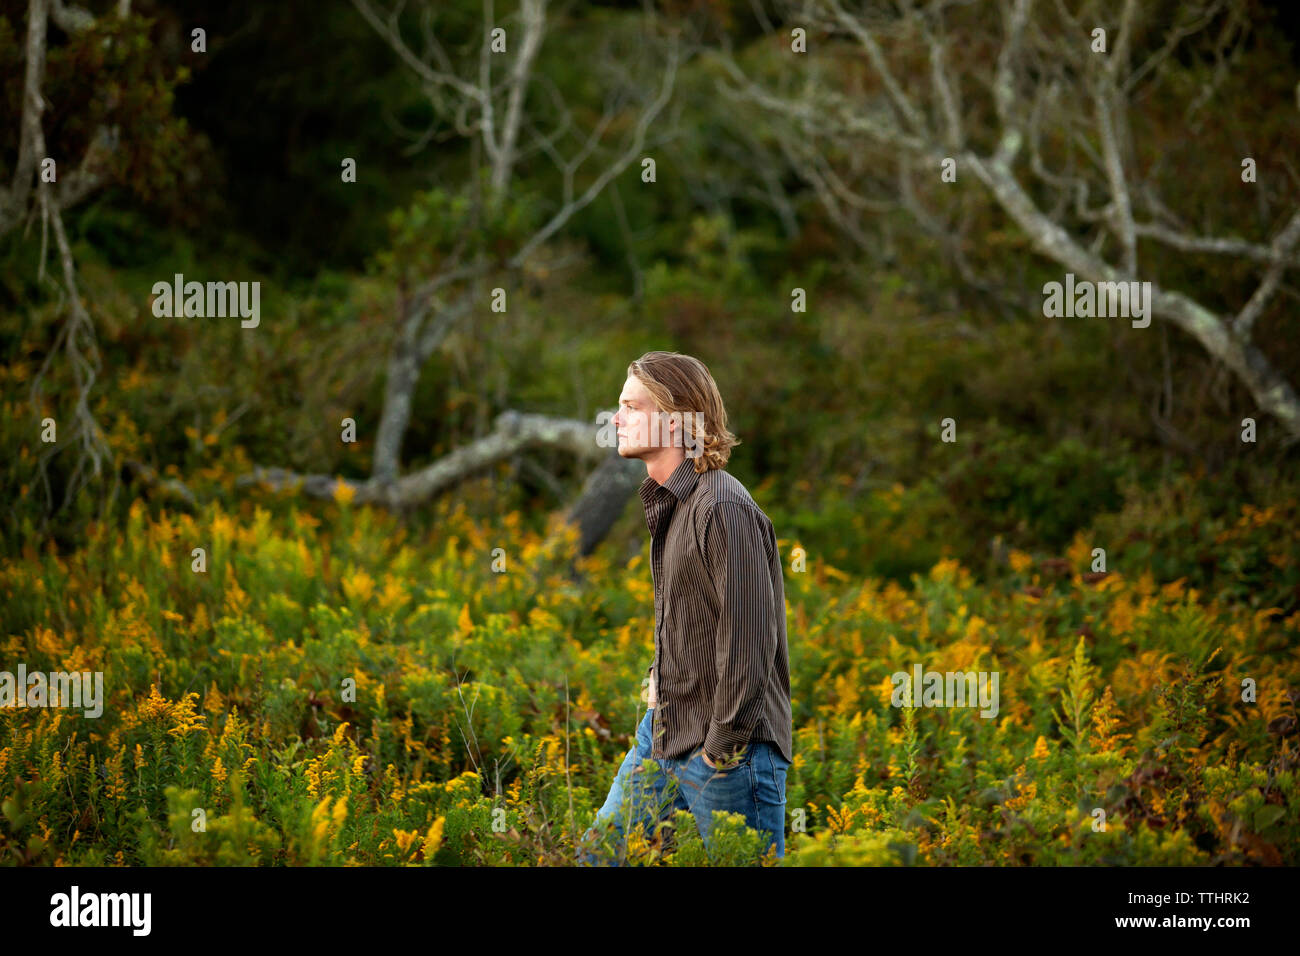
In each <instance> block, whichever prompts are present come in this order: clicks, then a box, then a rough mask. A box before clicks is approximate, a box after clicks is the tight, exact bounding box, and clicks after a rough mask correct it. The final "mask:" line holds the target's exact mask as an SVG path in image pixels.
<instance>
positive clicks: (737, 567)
mask: <svg viewBox="0 0 1300 956" xmlns="http://www.w3.org/2000/svg"><path fill="white" fill-rule="evenodd" d="M704 552H705V560H706V563H707V565H708V567H709V572H710V574H711V575H712V577H713V584H714V587H715V588H716V589H717V593H718V601H719V610H718V631H717V635H716V653H717V659H716V664H717V670H718V683H717V686H716V687H715V689H714V692H713V716H712V718H711V719H710V721H709V731H708V735H707V736H706V737H705V740H704V752H705V754H706V755H707V756H708V758H709V760H711V761H712V762H713V763H715V764H716V763H719V762H721V761H722V760H723V759H725V758H726V757H727V756H729V755H733V754H737V753H739V752H740V750H742V749H743V748H744V746H745V745H746V744H747V743H749V741H750V738H751V737H753V734H754V728H755V727H756V726H757V725H758V721H759V718H760V717H761V715H762V709H763V696H764V693H765V691H766V689H767V676H768V671H769V668H770V666H771V664H772V661H773V660H774V659H775V656H776V644H777V633H776V626H775V620H776V618H775V599H774V597H773V594H772V579H771V576H770V573H769V570H768V551H767V534H766V529H765V528H764V527H763V525H762V524H761V523H760V517H759V514H758V513H757V512H755V511H754V509H752V508H750V507H749V506H748V505H746V504H743V503H741V502H733V501H721V502H718V503H717V504H715V505H714V506H713V508H712V510H711V512H710V514H709V517H708V521H707V523H706V526H705V530H704Z"/></svg>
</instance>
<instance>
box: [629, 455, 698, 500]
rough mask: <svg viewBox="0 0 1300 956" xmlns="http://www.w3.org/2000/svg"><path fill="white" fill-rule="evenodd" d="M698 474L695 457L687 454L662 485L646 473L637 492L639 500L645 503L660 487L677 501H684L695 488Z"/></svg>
mask: <svg viewBox="0 0 1300 956" xmlns="http://www.w3.org/2000/svg"><path fill="white" fill-rule="evenodd" d="M699 477H700V476H699V475H698V474H697V473H696V471H695V459H694V458H692V457H690V456H689V455H688V456H687V457H685V458H683V459H682V461H681V464H679V465H678V466H677V467H676V468H674V469H673V473H672V474H671V475H669V476H668V480H667V481H665V482H664V483H663V484H662V485H661V484H659V482H657V481H655V480H654V479H653V478H651V477H650V476H649V475H646V477H645V481H643V482H641V487H640V489H638V494H640V495H641V500H642V501H643V502H645V503H646V504H649V503H650V499H651V498H652V497H653V496H654V495H655V494H656V493H657V492H658V490H659V489H660V488H666V489H667V490H668V491H670V492H671V493H672V495H673V497H674V498H676V499H677V500H678V501H685V500H686V499H687V498H689V497H690V495H691V492H692V491H694V490H695V482H696V479H698V478H699Z"/></svg>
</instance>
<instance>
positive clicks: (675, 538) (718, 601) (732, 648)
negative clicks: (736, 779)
mask: <svg viewBox="0 0 1300 956" xmlns="http://www.w3.org/2000/svg"><path fill="white" fill-rule="evenodd" d="M637 493H638V494H639V495H640V496H641V501H642V504H643V505H644V506H645V517H646V527H647V528H649V529H650V569H651V576H652V577H653V579H654V586H655V656H654V661H653V663H651V665H650V668H649V669H648V671H647V674H649V675H650V676H652V677H653V680H654V688H655V692H656V694H657V696H658V704H657V706H656V707H655V716H654V731H653V733H652V738H653V751H652V755H653V756H654V757H655V759H657V760H663V759H665V757H667V758H672V759H681V758H683V757H686V756H688V755H690V754H691V753H693V752H694V751H695V750H697V749H698V748H699V747H700V746H701V745H703V747H704V752H705V754H707V756H708V758H709V760H710V761H712V762H713V763H714V764H715V765H716V764H718V763H720V762H722V761H723V760H724V759H726V758H728V757H729V756H731V755H733V754H735V755H739V754H741V753H742V752H743V750H744V747H745V746H746V745H747V744H749V743H752V742H757V741H760V740H766V741H770V742H771V743H772V744H773V745H774V746H775V747H776V748H777V749H778V750H780V751H781V754H782V755H783V756H784V757H785V759H786V760H790V761H793V760H794V746H793V742H792V740H791V717H790V665H789V657H788V654H787V651H786V640H785V587H784V580H783V577H782V570H781V555H780V552H779V551H778V549H777V545H776V534H775V532H773V530H772V522H771V521H769V520H768V517H767V515H765V514H763V511H762V509H760V508H759V507H758V505H757V504H756V503H755V502H754V499H753V498H751V497H750V495H749V492H748V491H746V490H745V486H744V485H742V484H741V483H740V482H739V481H737V480H736V479H735V478H734V477H732V476H731V475H729V474H728V473H727V472H726V471H725V470H723V469H720V468H716V469H711V470H709V471H706V472H704V473H703V474H696V472H695V459H694V458H691V457H687V458H685V459H684V460H683V461H682V463H681V464H680V465H678V466H677V468H676V469H675V470H674V471H673V473H672V475H670V476H669V478H668V480H667V481H666V482H665V483H664V484H662V485H660V484H659V483H658V482H657V481H655V479H653V478H651V477H650V476H648V475H647V476H646V479H645V481H643V482H642V483H641V487H640V489H639V490H638V492H637Z"/></svg>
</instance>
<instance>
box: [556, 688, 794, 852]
mask: <svg viewBox="0 0 1300 956" xmlns="http://www.w3.org/2000/svg"><path fill="white" fill-rule="evenodd" d="M653 723H654V710H647V711H646V715H645V717H644V718H643V719H642V720H641V724H640V726H639V727H637V729H636V743H635V744H634V745H633V747H632V749H631V750H629V751H628V752H627V756H625V757H624V758H623V764H622V766H620V767H619V768H618V773H617V774H616V775H615V776H614V783H613V784H612V785H611V786H610V788H609V796H607V797H606V798H605V804H604V806H602V807H601V808H600V810H599V811H598V812H597V814H596V821H595V823H593V824H592V826H591V828H590V829H588V830H587V832H586V833H585V834H584V835H583V842H584V844H586V843H588V841H593V840H599V839H600V838H601V837H602V836H603V835H605V834H607V833H612V835H613V836H614V837H615V838H616V846H617V855H616V856H615V858H614V859H613V860H607V858H605V857H603V856H597V855H596V854H594V853H592V852H591V851H589V850H587V849H582V850H580V851H579V855H578V856H579V860H580V862H582V863H585V864H588V865H593V866H598V865H600V864H601V863H602V862H610V863H611V864H612V865H615V866H617V865H618V863H619V860H621V859H622V858H623V857H624V856H625V851H626V846H627V844H626V840H627V833H628V832H629V831H631V830H632V829H634V828H635V827H636V825H637V824H638V823H640V824H641V825H642V826H643V827H644V829H645V833H646V836H647V837H649V836H650V835H651V834H652V833H653V832H654V828H655V826H656V824H657V823H658V822H659V821H661V820H666V819H668V818H670V817H671V816H672V815H673V814H674V813H676V812H677V811H678V810H687V811H689V812H690V813H691V814H692V816H694V817H695V826H696V829H698V830H699V831H700V837H701V838H702V839H703V841H704V845H705V847H706V848H708V849H712V842H711V830H712V828H713V811H714V810H725V811H729V812H732V813H739V814H741V815H743V816H744V818H745V822H746V823H747V824H748V825H749V826H750V827H752V828H753V829H755V830H758V831H760V832H763V833H766V835H767V843H766V846H765V847H764V852H766V851H767V849H769V848H771V847H772V846H775V847H776V855H777V856H780V857H783V856H785V772H786V768H788V767H789V766H790V761H788V760H786V759H785V757H783V756H782V755H781V751H780V750H778V749H777V748H776V746H775V745H774V744H772V743H770V742H768V741H754V742H751V743H750V744H749V746H748V747H746V748H745V752H744V753H743V754H742V756H741V757H740V760H739V762H738V763H736V764H735V765H734V766H732V767H730V768H729V769H727V770H715V769H714V768H712V767H710V766H709V765H708V764H706V763H705V762H704V759H703V757H702V754H703V752H704V750H703V747H702V746H701V747H700V748H699V749H698V750H696V751H695V752H694V753H692V754H690V755H688V756H687V757H684V758H678V759H674V758H665V759H663V760H657V761H655V762H656V763H658V764H659V769H658V770H655V771H648V770H647V769H646V768H645V767H643V766H642V762H643V761H644V760H646V759H652V758H651V740H650V733H651V728H652V727H653Z"/></svg>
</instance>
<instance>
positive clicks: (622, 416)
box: [613, 375, 678, 458]
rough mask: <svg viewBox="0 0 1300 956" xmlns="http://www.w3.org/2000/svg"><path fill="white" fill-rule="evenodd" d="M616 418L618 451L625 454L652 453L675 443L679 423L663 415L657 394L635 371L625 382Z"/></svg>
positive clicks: (614, 419) (629, 456)
mask: <svg viewBox="0 0 1300 956" xmlns="http://www.w3.org/2000/svg"><path fill="white" fill-rule="evenodd" d="M613 422H614V426H615V427H616V428H617V429H618V453H619V454H620V455H622V456H623V457H624V458H649V457H653V456H654V455H655V454H656V453H657V449H659V448H663V447H667V446H669V445H671V444H672V438H673V435H674V433H675V432H676V429H677V427H678V426H677V425H676V424H673V425H671V426H670V425H669V423H668V421H667V419H666V416H661V415H660V413H659V406H658V405H656V404H655V400H654V397H653V396H652V395H651V394H650V393H649V392H648V391H647V390H646V387H645V386H644V385H642V384H641V382H640V381H638V380H637V379H636V377H635V376H632V375H629V376H628V377H627V381H626V382H624V383H623V393H622V394H621V395H619V397H618V411H617V412H616V413H615V414H614V418H613Z"/></svg>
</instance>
